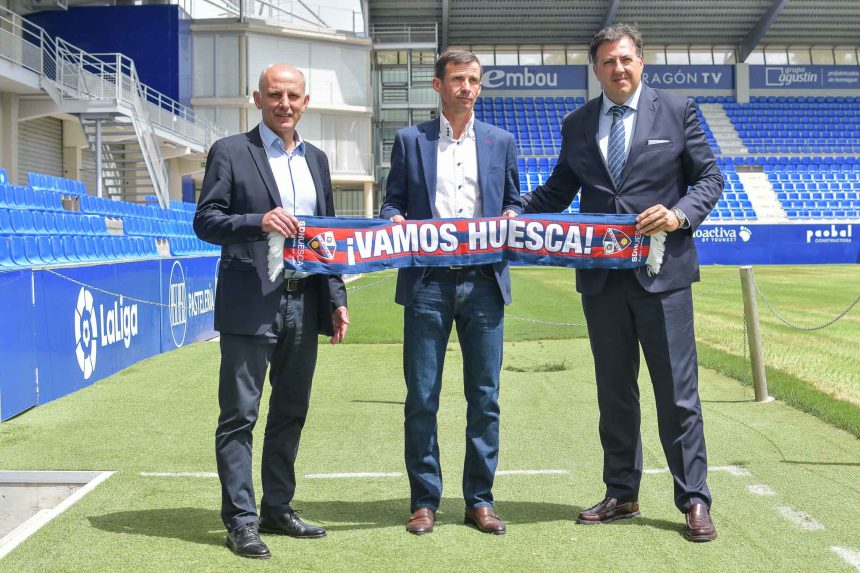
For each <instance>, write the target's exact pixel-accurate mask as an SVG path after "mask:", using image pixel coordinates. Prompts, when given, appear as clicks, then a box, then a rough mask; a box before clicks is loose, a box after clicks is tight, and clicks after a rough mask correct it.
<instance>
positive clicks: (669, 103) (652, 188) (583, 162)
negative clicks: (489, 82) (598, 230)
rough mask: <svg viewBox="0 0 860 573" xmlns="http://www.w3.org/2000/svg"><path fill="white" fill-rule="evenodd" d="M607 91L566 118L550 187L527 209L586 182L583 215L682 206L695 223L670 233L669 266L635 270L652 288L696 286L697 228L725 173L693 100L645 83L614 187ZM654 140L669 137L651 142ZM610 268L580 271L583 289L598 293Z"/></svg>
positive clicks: (567, 195)
mask: <svg viewBox="0 0 860 573" xmlns="http://www.w3.org/2000/svg"><path fill="white" fill-rule="evenodd" d="M602 97H603V96H602V95H601V96H600V97H597V98H595V99H593V100H591V101H589V102H588V103H587V104H585V105H584V106H583V107H581V108H579V109H577V110H576V111H574V112H573V113H571V114H570V115H568V116H567V117H566V118H565V120H564V124H563V126H562V145H561V153H560V154H559V158H558V163H557V164H556V167H555V169H554V170H553V172H552V175H551V176H550V178H549V179H547V181H546V183H544V185H542V186H540V187H538V188H537V189H535V190H534V191H533V192H531V193H528V194H526V195H524V196H523V201H524V203H525V212H526V213H550V212H558V211H561V210H563V209H566V208H567V207H568V206H569V205H570V202H571V201H572V200H573V198H574V196H575V195H576V193H577V192H579V190H580V187H581V188H582V195H581V196H580V199H579V210H580V211H581V212H582V213H618V214H621V213H633V214H637V215H638V214H639V213H641V212H642V211H644V210H645V209H647V208H648V207H651V206H653V205H656V204H658V203H659V204H662V205H664V206H665V207H667V208H672V207H679V208H680V209H681V210H682V211H683V212H684V214H685V215H686V216H687V220H688V221H689V222H690V228H689V229H679V230H677V231H675V232H672V233H669V234H668V235H667V237H666V254H665V256H664V257H663V267H662V269H661V270H660V272H659V273H658V274H657V275H656V276H654V277H649V276H648V273H647V272H645V270H644V268H640V269H637V270H636V271H635V272H636V277H637V278H638V279H639V282H640V284H641V285H642V287H643V288H644V289H646V290H648V291H650V292H664V291H668V290H673V289H677V288H682V287H687V286H690V285H691V284H692V283H693V282H695V281H698V280H699V261H698V256H697V254H696V247H695V244H694V243H693V231H694V230H695V229H696V228H697V227H698V226H699V225H700V224H701V223H702V221H704V220H705V217H707V216H708V213H710V211H711V209H713V207H714V205H715V204H716V203H717V200H718V199H719V198H720V194H721V193H722V191H723V176H722V174H721V173H720V170H719V168H718V167H717V164H716V161H715V160H714V154H713V153H712V152H711V148H710V146H709V145H708V142H707V140H706V139H705V133H704V132H703V131H702V127H701V125H700V124H699V120H698V118H697V117H696V107H695V103H694V102H693V100H692V99H689V98H686V97H681V96H678V95H675V94H671V93H669V92H664V91H662V90H657V89H652V88H649V87H648V86H646V85H644V84H643V85H642V92H641V94H640V97H639V111H638V112H637V113H638V114H639V116H638V117H637V119H636V128H635V130H634V132H633V137H632V139H631V142H630V151H629V153H628V155H627V163H626V164H625V165H624V171H623V172H622V174H621V183H620V185H619V186H618V187H616V186H615V184H614V182H613V181H612V177H611V176H610V175H609V169H608V168H607V166H606V161H605V160H604V159H603V155H602V154H601V153H600V148H599V147H598V144H597V131H598V122H599V118H600V110H601V103H602ZM649 140H652V141H654V140H668V142H667V143H656V144H652V145H648V141H649ZM607 274H608V271H607V270H605V269H582V270H577V271H576V288H577V291H579V292H581V293H583V294H597V293H599V292H600V291H601V290H602V289H603V285H604V284H605V282H606V277H607Z"/></svg>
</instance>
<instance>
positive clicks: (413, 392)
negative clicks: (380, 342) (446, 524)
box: [403, 266, 505, 511]
mask: <svg viewBox="0 0 860 573" xmlns="http://www.w3.org/2000/svg"><path fill="white" fill-rule="evenodd" d="M504 316H505V309H504V303H503V302H502V295H501V293H500V292H499V285H498V283H497V282H496V278H495V275H494V273H493V270H492V267H489V266H487V267H463V268H462V269H457V270H454V269H428V270H427V272H426V273H425V275H424V279H423V281H422V283H421V286H420V288H419V289H418V292H417V293H416V294H415V298H414V299H413V301H412V303H411V304H409V306H407V307H405V308H404V324H403V370H404V375H405V378H406V404H405V407H404V414H405V416H404V418H405V420H404V430H405V440H404V442H405V444H404V446H405V459H406V470H407V473H408V475H409V486H410V490H411V511H415V510H417V509H419V508H422V507H426V508H430V509H432V510H434V511H435V510H436V509H437V508H438V507H439V502H440V501H441V499H442V468H441V465H440V463H439V442H438V437H437V428H438V424H437V420H436V414H437V412H438V410H439V394H440V392H441V390H442V369H443V367H444V365H445V352H446V349H447V346H448V338H449V336H450V334H451V327H452V325H453V324H454V323H455V322H456V325H457V336H458V338H459V339H460V349H461V351H462V353H463V389H464V393H465V396H466V404H467V407H466V457H465V461H464V464H463V498H464V500H465V502H466V507H467V508H469V509H472V508H476V507H482V506H491V505H493V492H492V489H493V480H494V478H495V475H496V466H497V464H498V460H499V373H500V370H501V366H502V335H503V332H504Z"/></svg>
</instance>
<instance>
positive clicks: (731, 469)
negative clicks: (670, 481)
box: [642, 466, 750, 477]
mask: <svg viewBox="0 0 860 573" xmlns="http://www.w3.org/2000/svg"><path fill="white" fill-rule="evenodd" d="M708 472H724V473H727V474H729V475H732V476H735V477H744V476H748V475H750V472H749V470H747V469H745V468H742V467H740V466H711V467H709V468H708ZM642 473H644V474H665V473H669V468H647V469H644V470H642Z"/></svg>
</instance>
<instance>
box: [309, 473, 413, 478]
mask: <svg viewBox="0 0 860 573" xmlns="http://www.w3.org/2000/svg"><path fill="white" fill-rule="evenodd" d="M402 475H403V473H401V472H343V473H336V474H305V476H304V477H305V478H307V479H343V478H394V477H400V476H402Z"/></svg>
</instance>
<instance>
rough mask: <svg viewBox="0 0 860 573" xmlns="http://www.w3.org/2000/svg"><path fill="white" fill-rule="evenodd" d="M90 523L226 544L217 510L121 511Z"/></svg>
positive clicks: (108, 528)
mask: <svg viewBox="0 0 860 573" xmlns="http://www.w3.org/2000/svg"><path fill="white" fill-rule="evenodd" d="M89 521H90V525H92V526H93V527H95V528H96V529H101V530H102V531H109V532H111V533H124V534H127V535H144V536H147V537H166V538H169V539H179V540H181V541H188V542H190V543H199V544H201V545H223V544H224V526H223V525H222V524H221V513H220V512H219V511H218V510H215V509H200V508H199V507H176V508H161V509H145V510H141V511H118V512H116V513H106V514H104V515H96V516H93V517H90V518H89Z"/></svg>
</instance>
